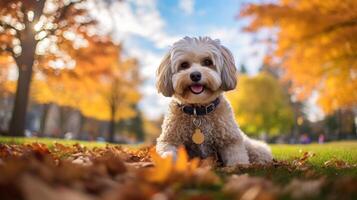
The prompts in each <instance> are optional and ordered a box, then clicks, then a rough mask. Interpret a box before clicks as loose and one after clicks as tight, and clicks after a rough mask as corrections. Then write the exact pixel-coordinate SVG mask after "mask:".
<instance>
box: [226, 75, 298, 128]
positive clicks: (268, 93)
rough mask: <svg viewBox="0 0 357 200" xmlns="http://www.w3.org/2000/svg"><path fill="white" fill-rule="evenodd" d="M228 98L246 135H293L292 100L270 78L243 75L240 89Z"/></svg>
mask: <svg viewBox="0 0 357 200" xmlns="http://www.w3.org/2000/svg"><path fill="white" fill-rule="evenodd" d="M226 96H227V98H228V99H229V100H230V102H231V104H232V107H233V109H234V113H235V117H236V120H237V122H238V124H239V125H240V126H241V128H242V129H243V130H244V131H245V132H246V133H247V134H251V135H259V134H261V133H267V134H270V135H278V134H282V133H284V132H287V131H290V128H291V126H292V123H293V111H292V108H291V106H290V103H289V96H288V95H287V94H286V93H285V92H284V90H283V88H282V86H281V85H280V84H279V82H278V80H276V79H275V78H274V77H272V76H271V75H269V74H267V73H260V74H258V75H256V76H253V77H249V76H247V75H241V76H240V77H239V83H238V87H237V89H235V90H233V91H231V92H229V93H227V95H226Z"/></svg>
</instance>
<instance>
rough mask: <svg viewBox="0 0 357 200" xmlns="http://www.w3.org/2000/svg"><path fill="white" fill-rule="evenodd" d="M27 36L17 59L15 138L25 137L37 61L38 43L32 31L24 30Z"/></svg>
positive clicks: (13, 127)
mask: <svg viewBox="0 0 357 200" xmlns="http://www.w3.org/2000/svg"><path fill="white" fill-rule="evenodd" d="M24 31H25V32H26V33H24V34H26V36H24V41H23V44H22V54H21V55H20V56H19V57H17V58H15V60H16V64H17V67H18V69H19V77H18V80H17V88H16V94H15V103H14V108H13V111H12V117H11V120H10V126H9V133H10V135H13V136H24V130H25V124H26V111H27V106H28V101H29V94H30V84H31V78H32V68H33V63H34V60H35V49H36V41H35V38H34V35H33V33H32V31H31V30H24Z"/></svg>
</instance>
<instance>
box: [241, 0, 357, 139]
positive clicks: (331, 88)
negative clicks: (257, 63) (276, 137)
mask: <svg viewBox="0 0 357 200" xmlns="http://www.w3.org/2000/svg"><path fill="white" fill-rule="evenodd" d="M240 18H241V19H243V20H247V22H248V23H246V24H247V25H246V27H245V31H247V32H249V33H255V34H259V33H262V32H264V33H265V34H264V35H266V36H267V37H265V38H263V41H264V42H266V43H267V44H268V45H269V50H270V51H268V52H267V55H266V58H265V62H266V63H268V64H269V65H270V66H275V67H276V68H278V70H279V71H281V79H282V80H284V81H285V82H286V83H287V84H288V85H289V92H290V93H291V94H292V97H291V98H292V99H293V100H294V102H293V103H294V104H295V105H294V110H295V112H294V113H296V114H295V115H296V117H295V124H296V126H295V125H294V126H295V127H298V126H304V127H307V126H306V125H307V124H306V122H307V120H306V119H304V118H303V116H302V115H300V114H298V112H299V111H298V110H299V109H297V108H299V107H300V108H301V109H306V108H304V106H303V107H301V106H299V105H298V104H299V102H304V101H305V102H306V101H308V100H309V99H311V98H313V97H314V96H317V103H318V105H319V106H320V107H321V108H322V110H323V111H324V113H325V114H326V115H327V118H326V119H324V120H322V121H319V122H315V123H310V125H309V126H310V127H311V131H307V130H308V129H306V128H305V129H304V130H305V131H306V132H315V134H318V133H325V134H327V135H329V137H330V139H333V138H335V139H337V138H339V139H341V138H348V137H351V136H352V135H351V134H354V135H355V134H356V124H357V123H356V121H355V120H356V119H357V118H356V108H357V76H356V74H357V54H356V52H357V37H356V35H357V1H354V0H347V1H338V0H327V1H309V0H298V1H295V0H281V1H276V2H271V3H249V4H247V5H246V6H245V7H243V8H242V9H241V10H240ZM260 36H262V34H260ZM354 121H355V122H354ZM299 124H300V125H299ZM337 127H338V128H337ZM294 130H298V128H295V129H294ZM333 130H335V131H333ZM301 131H302V129H301V130H300V131H298V132H301ZM306 132H305V133H306ZM348 134H350V136H348Z"/></svg>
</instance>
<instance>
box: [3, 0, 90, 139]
mask: <svg viewBox="0 0 357 200" xmlns="http://www.w3.org/2000/svg"><path fill="white" fill-rule="evenodd" d="M81 2H82V1H80V0H78V1H60V0H59V1H57V0H56V1H55V0H53V1H51V0H48V1H46V0H28V1H19V0H4V1H1V2H0V9H1V10H0V16H1V18H0V38H1V47H0V48H1V50H2V51H1V52H2V54H6V55H8V56H12V58H13V59H14V61H15V63H16V65H17V67H18V79H17V80H18V81H17V86H16V93H15V102H14V108H13V113H12V118H11V122H10V127H9V132H10V133H11V134H12V135H16V136H22V135H24V129H25V119H26V111H27V105H28V100H29V91H30V85H31V79H32V74H33V70H34V67H37V68H41V67H42V65H41V64H40V62H39V58H38V57H39V56H48V57H51V58H52V59H51V60H54V58H55V57H62V58H63V57H67V59H63V60H68V56H69V55H68V54H67V51H66V49H63V48H60V46H59V45H57V44H62V43H64V44H65V43H71V44H72V45H71V46H70V48H74V49H76V46H78V44H77V43H75V42H74V41H75V39H78V38H83V36H84V35H86V33H87V32H86V29H87V28H89V27H90V26H91V25H92V24H93V21H92V20H91V18H88V17H86V11H85V9H83V8H80V7H79V6H78V4H80V3H81ZM71 35H72V37H71ZM73 35H74V36H76V38H74V37H73ZM76 44H77V45H76Z"/></svg>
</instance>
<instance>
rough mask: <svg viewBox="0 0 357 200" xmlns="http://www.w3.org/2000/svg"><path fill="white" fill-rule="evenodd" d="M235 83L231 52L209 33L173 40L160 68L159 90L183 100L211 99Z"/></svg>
mask: <svg viewBox="0 0 357 200" xmlns="http://www.w3.org/2000/svg"><path fill="white" fill-rule="evenodd" d="M236 85H237V76H236V67H235V64H234V59H233V56H232V54H231V52H230V51H229V50H228V49H227V48H226V47H224V46H223V45H221V44H220V42H219V41H218V40H212V39H211V38H209V37H199V38H190V37H185V38H183V39H181V40H179V41H178V42H176V43H174V44H173V46H172V48H171V49H170V50H169V52H168V53H167V54H166V55H165V57H164V59H163V60H162V62H161V64H160V66H159V69H158V71H157V82H156V86H157V89H158V90H159V92H161V93H162V94H163V95H164V96H167V97H171V96H174V97H176V98H178V99H179V100H180V101H182V102H184V103H190V104H204V103H208V102H211V101H213V100H214V99H215V98H217V97H218V96H219V95H220V94H221V93H222V92H223V91H228V90H233V89H234V88H235V87H236Z"/></svg>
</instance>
